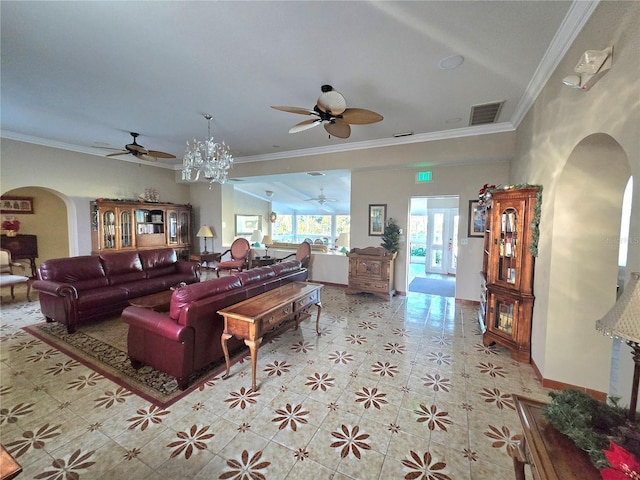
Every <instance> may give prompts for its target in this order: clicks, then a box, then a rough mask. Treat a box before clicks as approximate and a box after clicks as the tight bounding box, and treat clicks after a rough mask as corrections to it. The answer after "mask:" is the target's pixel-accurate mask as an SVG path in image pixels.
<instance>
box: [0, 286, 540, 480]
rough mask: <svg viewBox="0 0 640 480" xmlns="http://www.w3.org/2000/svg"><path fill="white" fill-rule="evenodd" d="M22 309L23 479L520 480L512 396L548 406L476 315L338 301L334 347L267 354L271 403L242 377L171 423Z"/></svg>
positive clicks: (13, 314)
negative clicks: (45, 335)
mask: <svg viewBox="0 0 640 480" xmlns="http://www.w3.org/2000/svg"><path fill="white" fill-rule="evenodd" d="M22 298H24V295H20V294H17V300H16V301H14V302H11V301H9V299H8V298H6V299H5V297H3V304H2V309H1V314H2V317H1V327H0V334H1V336H0V368H1V371H0V379H1V387H0V402H1V403H0V441H1V442H2V444H3V445H4V446H5V448H7V449H8V450H9V451H10V452H11V453H12V454H13V455H14V456H15V457H16V458H17V460H18V461H19V462H20V463H21V465H22V466H23V468H24V472H23V473H22V474H21V476H20V477H19V478H24V479H32V478H33V479H47V480H58V479H59V480H64V479H72V478H74V479H76V478H79V479H103V478H104V479H107V478H108V479H136V480H137V479H146V478H149V479H170V478H171V479H175V478H181V479H182V478H184V479H186V478H194V479H238V480H239V479H270V480H274V479H305V478H313V479H334V480H337V479H363V480H372V479H385V480H386V479H405V478H406V479H418V478H421V479H425V480H467V479H478V480H489V479H490V480H496V479H497V480H500V479H512V478H514V473H513V467H512V461H511V458H510V457H509V456H508V454H507V450H508V449H509V448H511V446H512V445H513V444H514V442H515V441H517V439H518V438H519V435H518V434H519V432H520V430H521V429H520V422H519V420H518V417H517V414H516V412H515V411H514V408H513V402H512V400H511V397H510V394H511V393H519V394H523V395H525V396H529V397H532V398H537V399H540V400H547V399H548V397H547V393H548V390H546V389H544V388H542V387H541V385H540V382H539V381H538V380H537V379H536V377H535V375H534V372H533V369H532V367H531V366H530V365H528V364H520V363H517V362H514V361H513V360H511V358H510V356H509V355H508V352H506V351H505V350H503V349H501V348H495V347H489V348H488V347H484V346H483V345H482V340H481V336H480V332H479V329H478V326H477V320H476V308H475V307H473V306H470V305H467V304H464V303H460V302H455V301H454V299H451V298H442V297H436V296H430V295H424V294H418V293H409V294H408V295H407V296H401V297H395V298H393V299H392V300H391V301H390V302H386V301H382V300H380V299H377V298H375V297H373V296H370V295H367V294H361V295H352V296H349V295H345V294H344V291H343V289H340V288H336V287H325V288H323V290H322V302H323V307H324V308H323V312H322V317H321V326H322V335H321V336H320V337H318V336H316V334H315V331H314V328H313V327H314V325H313V323H315V322H312V321H309V320H307V321H306V322H303V323H302V325H301V328H300V329H298V330H293V329H291V330H288V331H286V332H285V333H283V334H282V335H281V336H279V337H276V339H275V340H274V341H273V342H272V343H270V344H266V345H263V346H262V348H261V349H260V350H259V355H258V365H259V370H258V391H257V392H252V391H250V390H249V388H250V381H251V366H250V362H243V363H241V364H235V365H234V366H233V367H232V371H231V373H232V375H231V377H230V378H229V379H227V380H221V379H216V380H215V381H214V382H211V384H208V385H206V386H205V387H204V388H203V389H201V390H196V391H195V392H193V393H191V394H190V395H188V396H187V397H185V398H184V399H182V400H180V401H179V402H177V403H175V404H173V405H172V406H171V407H169V408H167V409H160V408H156V407H154V406H153V405H151V404H149V403H148V402H146V401H144V400H142V399H141V398H139V397H137V396H135V395H132V394H130V393H129V392H127V391H126V390H123V389H122V388H121V387H119V386H118V385H117V384H115V383H113V382H111V381H109V380H107V379H105V378H103V377H101V376H100V375H97V374H96V373H95V372H92V371H91V370H90V369H88V368H86V367H84V366H83V365H81V364H79V363H77V362H75V361H73V360H71V359H70V358H69V357H68V356H66V355H65V354H63V353H61V352H59V351H56V350H53V349H51V347H49V346H48V345H47V344H45V343H43V342H41V341H39V340H37V339H36V338H34V337H32V336H30V335H29V334H27V333H26V332H25V331H24V330H22V327H23V326H25V325H29V324H33V323H37V322H41V321H42V320H43V319H42V316H41V314H40V311H39V305H38V302H37V300H36V301H33V302H31V303H27V302H26V301H21V300H20V299H22Z"/></svg>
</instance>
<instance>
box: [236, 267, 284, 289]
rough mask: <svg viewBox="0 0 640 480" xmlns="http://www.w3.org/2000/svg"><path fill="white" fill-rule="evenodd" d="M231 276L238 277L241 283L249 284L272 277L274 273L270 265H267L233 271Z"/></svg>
mask: <svg viewBox="0 0 640 480" xmlns="http://www.w3.org/2000/svg"><path fill="white" fill-rule="evenodd" d="M233 276H234V277H237V278H239V279H240V283H242V285H250V284H252V283H255V282H263V281H265V280H267V279H269V278H273V277H275V276H276V274H275V272H274V271H273V269H272V268H271V267H268V266H267V267H258V268H252V269H251V270H246V271H244V272H239V273H234V274H233Z"/></svg>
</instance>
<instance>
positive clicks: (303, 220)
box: [296, 215, 331, 242]
mask: <svg viewBox="0 0 640 480" xmlns="http://www.w3.org/2000/svg"><path fill="white" fill-rule="evenodd" d="M296 226H297V229H296V237H297V238H298V239H299V241H303V240H304V239H305V238H310V239H311V240H316V239H320V240H324V239H325V238H326V239H327V240H326V241H327V242H328V241H329V238H331V215H296Z"/></svg>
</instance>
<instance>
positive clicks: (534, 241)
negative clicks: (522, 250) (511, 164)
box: [478, 183, 542, 257]
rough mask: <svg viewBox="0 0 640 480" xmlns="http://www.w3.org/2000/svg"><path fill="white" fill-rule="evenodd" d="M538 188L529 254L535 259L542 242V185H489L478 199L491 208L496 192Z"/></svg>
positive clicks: (484, 187) (479, 193) (481, 190)
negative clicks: (539, 242) (539, 244)
mask: <svg viewBox="0 0 640 480" xmlns="http://www.w3.org/2000/svg"><path fill="white" fill-rule="evenodd" d="M530 187H537V188H538V193H537V195H536V204H535V206H534V208H533V218H532V219H531V245H530V246H529V252H530V253H531V255H533V256H534V257H537V256H538V241H539V240H540V214H541V212H542V185H530V184H528V183H519V184H516V185H498V186H497V187H496V186H495V185H488V184H486V183H485V184H484V185H483V186H482V188H481V189H480V190H479V191H478V199H479V201H480V204H481V205H486V206H487V207H491V198H492V193H493V192H495V191H496V190H514V189H518V188H530Z"/></svg>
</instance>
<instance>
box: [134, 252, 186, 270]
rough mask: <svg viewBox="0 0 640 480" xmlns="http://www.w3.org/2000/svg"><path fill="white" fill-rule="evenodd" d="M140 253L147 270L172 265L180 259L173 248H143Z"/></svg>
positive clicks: (143, 266) (143, 265)
mask: <svg viewBox="0 0 640 480" xmlns="http://www.w3.org/2000/svg"><path fill="white" fill-rule="evenodd" d="M138 255H140V260H141V261H142V268H143V269H144V270H145V271H147V272H148V271H149V270H154V269H156V268H164V267H170V266H172V265H175V263H176V262H177V261H178V256H177V255H176V252H175V250H174V249H173V248H158V249H155V250H141V251H139V252H138Z"/></svg>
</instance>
